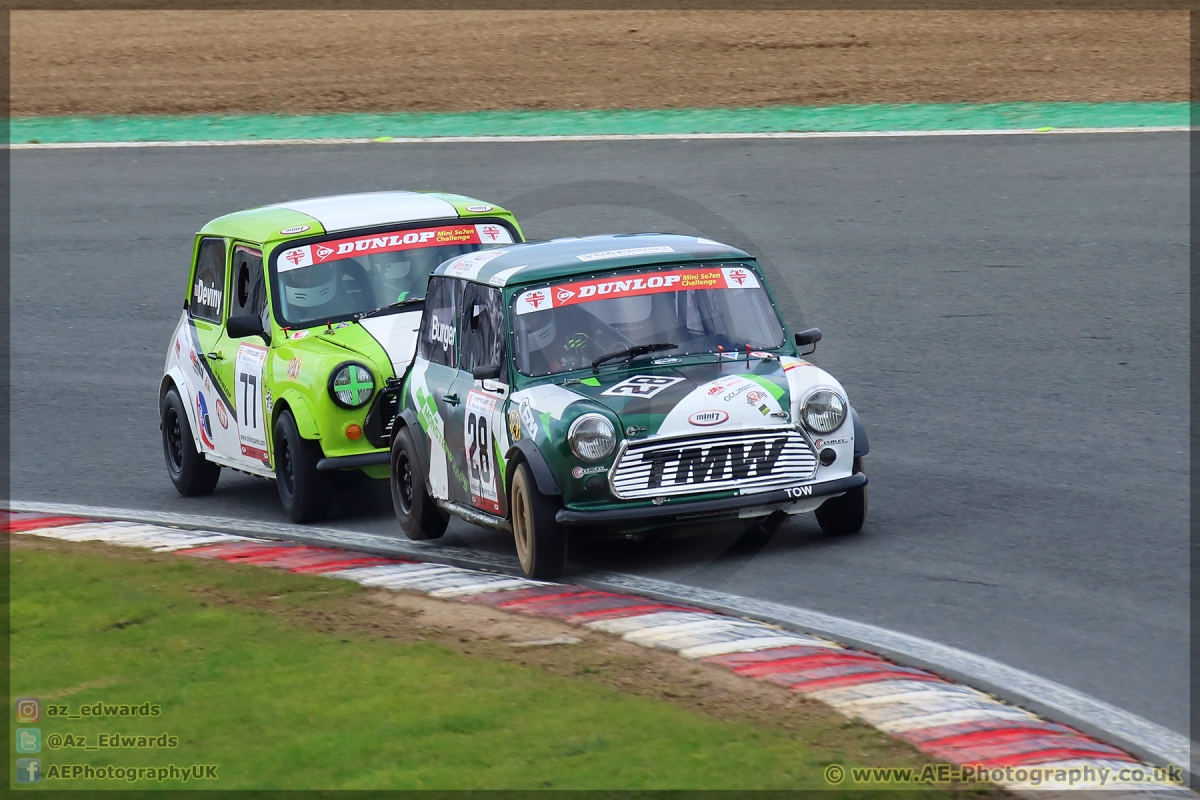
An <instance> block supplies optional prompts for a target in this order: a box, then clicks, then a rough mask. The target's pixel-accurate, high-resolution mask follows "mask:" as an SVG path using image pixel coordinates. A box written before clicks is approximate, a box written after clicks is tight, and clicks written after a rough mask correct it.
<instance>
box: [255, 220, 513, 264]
mask: <svg viewBox="0 0 1200 800" xmlns="http://www.w3.org/2000/svg"><path fill="white" fill-rule="evenodd" d="M511 243H512V234H511V233H509V231H508V228H506V227H504V226H503V225H498V224H496V223H494V222H490V223H484V224H482V225H440V226H438V227H436V228H418V229H416V230H406V231H397V232H396V233H376V234H371V235H370V236H352V237H350V238H347V239H335V240H333V241H331V242H320V243H318V244H306V245H302V246H300V247H293V248H292V249H290V250H284V251H283V252H282V253H281V254H280V256H279V261H278V269H279V271H280V272H288V271H290V270H293V269H299V268H301V267H310V266H312V265H313V264H324V263H325V262H327V261H336V260H338V259H340V258H349V257H354V256H367V255H375V254H377V253H393V252H397V251H400V250H416V249H418V248H425V247H441V246H443V245H464V244H476V245H477V244H511Z"/></svg>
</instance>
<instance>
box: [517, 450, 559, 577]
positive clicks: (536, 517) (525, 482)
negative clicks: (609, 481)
mask: <svg viewBox="0 0 1200 800" xmlns="http://www.w3.org/2000/svg"><path fill="white" fill-rule="evenodd" d="M508 507H509V508H510V509H511V510H512V528H513V537H514V538H515V539H516V540H517V557H518V558H519V559H521V569H523V570H524V571H525V574H526V575H528V576H529V577H531V578H539V579H550V578H557V577H558V576H559V575H561V574H562V571H563V567H565V566H566V562H567V542H566V537H565V536H564V535H563V532H562V529H561V528H560V527H559V526H558V521H557V520H555V518H554V514H555V512H556V511H557V510H558V508H557V505H556V504H555V503H554V502H552V501H551V500H550V498H548V497H546V496H545V495H544V494H542V493H541V492H539V491H538V488H537V484H536V483H535V482H534V480H533V475H532V473H531V472H530V470H529V465H528V464H525V463H524V462H522V463H521V464H518V465H517V469H516V472H515V473H514V474H513V480H512V487H511V488H510V489H509V499H508Z"/></svg>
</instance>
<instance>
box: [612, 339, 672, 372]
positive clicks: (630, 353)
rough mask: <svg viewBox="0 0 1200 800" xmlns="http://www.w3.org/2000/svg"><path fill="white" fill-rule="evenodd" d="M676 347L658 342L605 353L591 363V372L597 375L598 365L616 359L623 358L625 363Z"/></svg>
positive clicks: (668, 343)
mask: <svg viewBox="0 0 1200 800" xmlns="http://www.w3.org/2000/svg"><path fill="white" fill-rule="evenodd" d="M676 347H679V345H677V344H673V343H671V342H659V343H658V344H638V345H634V346H633V347H627V348H625V349H624V350H618V351H616V352H615V353H606V354H605V355H602V356H600V357H599V358H597V359H596V360H595V361H593V362H592V372H595V373H599V372H600V365H601V364H603V363H604V362H606V361H612V360H614V359H617V358H624V359H625V360H626V361H631V360H633V359H635V358H637V357H638V356H644V355H646V354H647V353H657V352H658V351H659V350H674V349H675V348H676Z"/></svg>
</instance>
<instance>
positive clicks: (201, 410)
mask: <svg viewBox="0 0 1200 800" xmlns="http://www.w3.org/2000/svg"><path fill="white" fill-rule="evenodd" d="M196 422H197V423H199V431H197V432H198V433H199V434H200V441H201V442H202V443H203V444H204V446H205V447H207V448H208V449H209V450H214V449H216V445H215V444H213V440H212V423H211V422H209V421H208V403H207V401H205V399H204V392H196Z"/></svg>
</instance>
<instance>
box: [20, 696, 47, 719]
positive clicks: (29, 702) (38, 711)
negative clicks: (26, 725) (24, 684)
mask: <svg viewBox="0 0 1200 800" xmlns="http://www.w3.org/2000/svg"><path fill="white" fill-rule="evenodd" d="M41 718H42V701H41V700H38V699H37V698H36V697H18V698H17V722H37V721H38V720H40V719H41Z"/></svg>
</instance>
